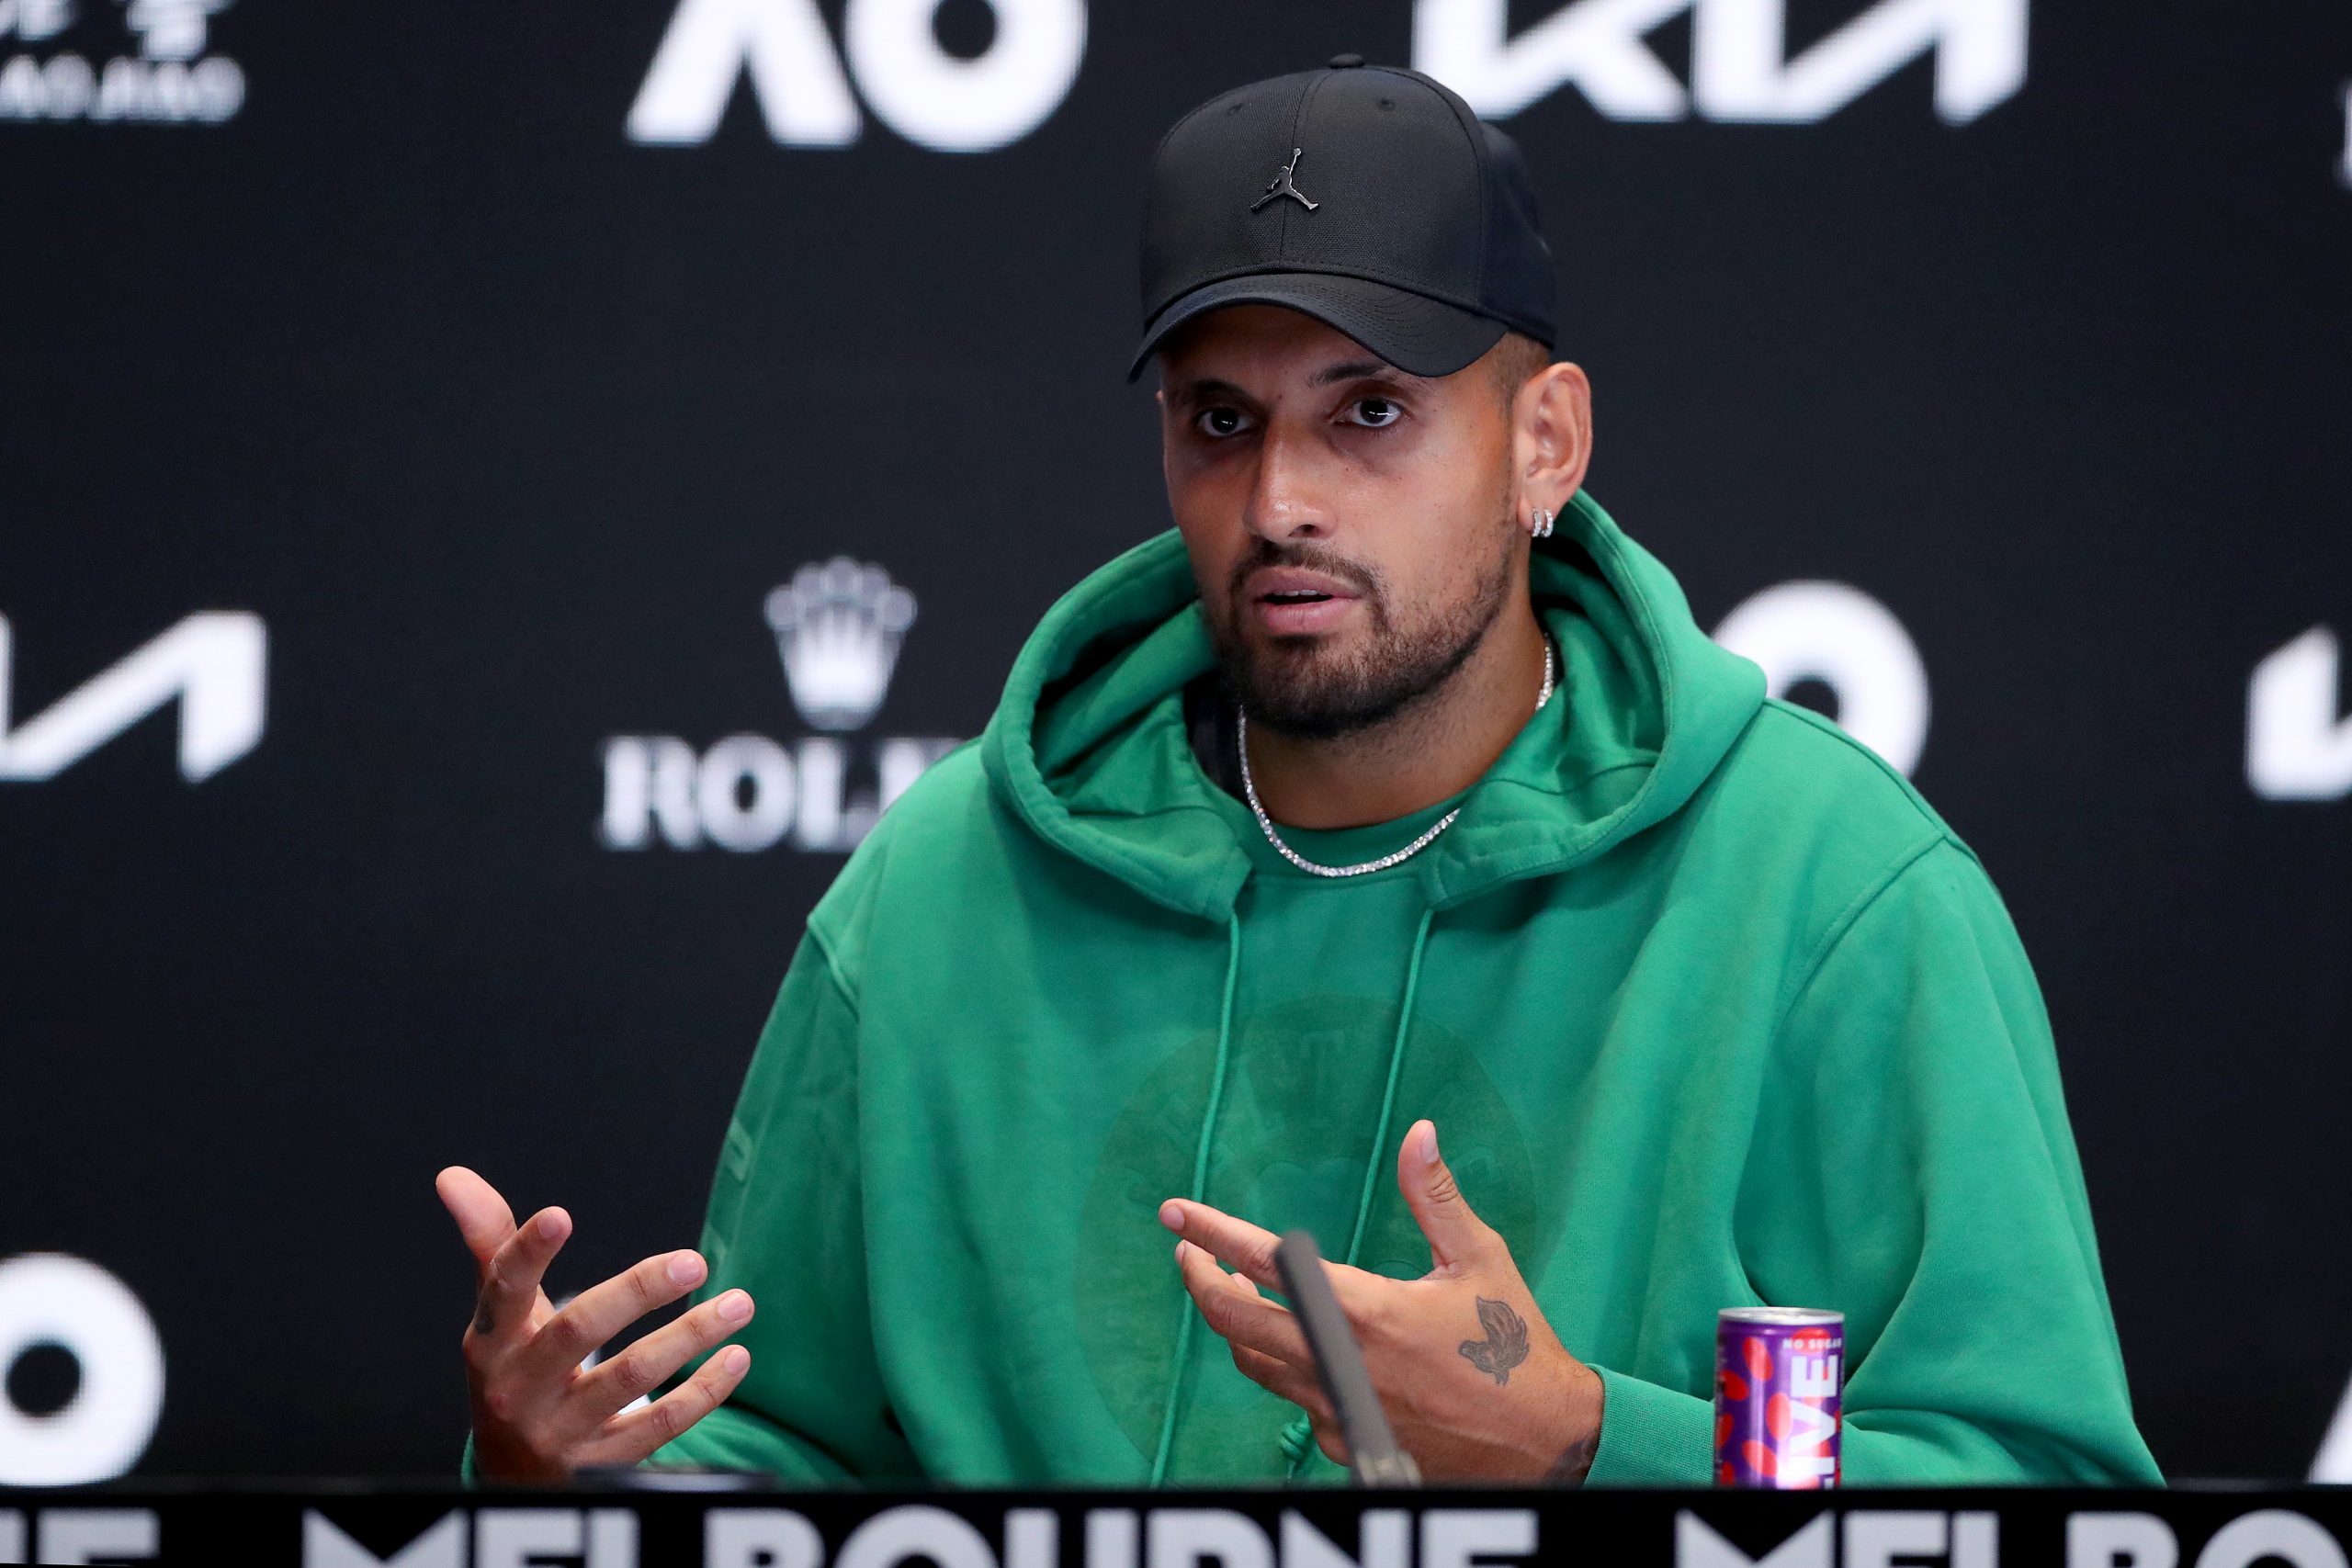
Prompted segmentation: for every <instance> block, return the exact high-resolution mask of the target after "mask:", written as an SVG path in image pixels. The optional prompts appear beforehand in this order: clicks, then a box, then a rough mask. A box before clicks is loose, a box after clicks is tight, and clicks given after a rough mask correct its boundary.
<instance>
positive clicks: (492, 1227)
mask: <svg viewBox="0 0 2352 1568" xmlns="http://www.w3.org/2000/svg"><path fill="white" fill-rule="evenodd" d="M433 1185H434V1188H435V1190H436V1191H438V1192H439V1193H440V1194H441V1201H442V1203H443V1205H444V1206H446V1207H447V1209H448V1211H449V1215H450V1217H451V1218H452V1219H454V1220H456V1221H457V1222H458V1233H459V1234H460V1235H463V1236H464V1237H465V1239H466V1247H467V1249H468V1250H469V1251H470V1252H471V1253H472V1254H473V1255H474V1266H475V1269H476V1270H477V1273H478V1275H479V1278H480V1280H481V1295H480V1297H479V1298H478V1299H477V1300H476V1302H475V1303H474V1316H473V1321H472V1322H471V1323H470V1324H469V1325H467V1327H466V1339H465V1357H466V1382H467V1383H468V1385H469V1388H470V1390H471V1392H472V1396H473V1415H474V1463H475V1466H476V1467H477V1468H478V1469H479V1470H480V1471H481V1474H482V1476H483V1478H484V1479H486V1480H490V1481H563V1480H566V1479H569V1478H570V1476H571V1472H573V1471H575V1470H579V1469H581V1468H582V1466H586V1465H612V1464H635V1463H636V1462H637V1461H639V1460H641V1459H643V1458H645V1457H646V1455H648V1454H650V1453H651V1452H652V1451H653V1450H656V1449H658V1448H660V1447H661V1446H662V1444H663V1443H666V1442H668V1441H669V1440H670V1439H671V1438H674V1437H676V1436H677V1435H678V1434H679V1433H681V1432H683V1431H684V1430H685V1429H686V1428H687V1427H691V1426H693V1425H694V1424H695V1422H697V1421H699V1420H701V1419H702V1418H703V1417H704V1416H707V1415H709V1414H710V1413H711V1412H712V1411H713V1410H715V1409H717V1408H718V1405H719V1404H720V1402H722V1401H723V1400H725V1399H726V1397H727V1396H728V1395H729V1393H733V1392H734V1390H735V1385H736V1384H737V1383H739V1382H742V1381H743V1374H744V1372H745V1371H749V1370H750V1368H751V1365H752V1355H751V1352H750V1351H748V1350H746V1349H744V1348H742V1347H741V1346H740V1345H737V1346H730V1347H729V1348H727V1349H725V1350H722V1351H720V1352H719V1353H718V1355H716V1356H713V1357H712V1358H710V1359H709V1360H707V1361H706V1362H705V1363H704V1364H703V1366H702V1369H701V1371H697V1372H695V1375H694V1376H693V1377H692V1378H690V1379H688V1380H687V1381H686V1382H684V1383H682V1384H680V1385H679V1386H678V1387H676V1388H674V1389H673V1390H671V1391H670V1392H669V1393H666V1394H664V1395H662V1398H660V1399H658V1400H655V1401H654V1402H652V1403H651V1404H647V1405H645V1406H644V1407H642V1408H640V1409H637V1410H625V1409H624V1408H623V1407H624V1406H626V1405H628V1404H629V1403H630V1402H631V1401H633V1400H635V1399H636V1398H637V1397H638V1396H639V1394H643V1393H650V1392H651V1391H652V1390H653V1389H655V1388H656V1387H658V1386H660V1384H661V1382H662V1379H664V1378H666V1377H668V1376H669V1375H670V1374H671V1373H672V1372H674V1371H677V1370H678V1369H679V1368H680V1367H683V1366H684V1365H685V1364H686V1362H687V1361H689V1360H690V1359H693V1358H694V1357H695V1355H696V1354H697V1353H699V1352H700V1351H703V1350H705V1349H707V1348H710V1347H711V1346H713V1345H716V1344H718V1342H719V1341H720V1340H722V1339H724V1338H726V1337H728V1336H729V1335H730V1334H732V1333H734V1332H735V1331H736V1330H737V1329H739V1328H741V1327H742V1326H743V1325H744V1324H746V1323H749V1322H750V1321H751V1319H752V1298H751V1297H750V1296H748V1295H746V1294H745V1293H744V1292H741V1291H729V1292H726V1293H725V1294H723V1295H721V1296H719V1297H718V1298H717V1299H716V1300H713V1301H707V1302H705V1303H702V1304H701V1305H700V1306H697V1307H695V1309H694V1310H693V1311H692V1312H689V1313H686V1314H684V1315H683V1316H680V1317H679V1318H677V1319H676V1320H674V1321H673V1322H671V1323H668V1324H665V1325H662V1327H660V1328H657V1329H655V1330H653V1332H651V1333H650V1334H648V1335H646V1336H645V1337H643V1338H641V1339H639V1340H638V1341H637V1342H636V1343H635V1344H633V1345H631V1346H630V1347H629V1348H628V1349H626V1350H623V1351H620V1352H619V1353H617V1354H616V1355H614V1356H612V1357H609V1358H607V1359H605V1360H603V1361H600V1362H599V1363H597V1364H596V1365H595V1366H594V1367H592V1368H589V1369H587V1370H585V1371H582V1368H581V1365H580V1363H581V1361H582V1359H585V1358H586V1357H587V1356H588V1354H589V1353H590V1352H591V1351H593V1350H594V1349H595V1348H597V1347H598V1346H599V1345H602V1344H604V1343H605V1341H606V1340H607V1339H610V1338H611V1337H613V1336H614V1335H616V1334H617V1333H619V1332H620V1331H621V1330H622V1329H624V1328H626V1327H628V1325H630V1324H632V1323H634V1322H636V1321H637V1320H638V1319H639V1318H640V1317H642V1316H644V1315H645V1314H647V1313H649V1312H651V1311H652V1310H653V1309H654V1308H656V1307H659V1306H666V1305H667V1304H669V1303H672V1302H673V1301H676V1300H677V1299H678V1298H679V1297H680V1296H683V1295H684V1294H685V1293H686V1292H688V1291H691V1290H693V1289H694V1288H695V1286H696V1285H699V1284H700V1283H702V1280H703V1274H704V1268H703V1261H702V1258H700V1257H699V1256H698V1255H696V1254H695V1253H693V1252H670V1253H663V1254H662V1255H660V1256H658V1257H654V1258H647V1259H646V1260H645V1261H644V1262H642V1263H639V1264H638V1265H637V1266H636V1267H635V1268H633V1269H628V1271H627V1272H625V1273H621V1274H616V1275H614V1276H613V1277H612V1278H611V1279H609V1280H605V1282H604V1283H603V1284H601V1285H595V1286H592V1287H590V1288H589V1289H588V1290H585V1291H582V1292H580V1294H579V1295H578V1296H576V1297H575V1298H573V1300H572V1301H571V1304H570V1305H568V1306H566V1307H565V1308H564V1309H563V1310H562V1311H560V1312H558V1311H557V1310H556V1308H555V1303H552V1302H550V1301H548V1293H547V1292H546V1291H544V1290H542V1289H540V1288H539V1278H540V1276H541V1275H543V1274H545V1273H546V1272H547V1267H548V1261H549V1260H550V1259H552V1258H554V1257H555V1255H556V1252H557V1249H558V1248H560V1247H562V1246H563V1244H564V1241H565V1240H566V1238H568V1237H569V1236H570V1235H571V1216H570V1215H569V1214H567V1213H564V1212H563V1211H562V1210H561V1209H541V1210H540V1211H539V1212H538V1213H536V1214H534V1215H532V1216H531V1218H530V1221H529V1223H528V1224H525V1225H523V1226H522V1227H521V1228H519V1229H518V1228H516V1226H515V1214H514V1211H513V1210H511V1209H509V1208H508V1207H507V1206H506V1200H505V1199H503V1198H501V1197H500V1196H499V1195H498V1190H497V1189H495V1188H493V1187H492V1186H491V1184H490V1183H489V1182H487V1181H484V1180H483V1179H481V1177H479V1176H476V1175H475V1174H474V1173H473V1172H472V1171H470V1170H468V1169H467V1168H465V1167H463V1166H458V1165H453V1166H451V1167H450V1168H448V1169H447V1170H445V1171H443V1172H442V1173H441V1174H440V1175H439V1176H438V1177H436V1178H435V1179H434V1183H433Z"/></svg>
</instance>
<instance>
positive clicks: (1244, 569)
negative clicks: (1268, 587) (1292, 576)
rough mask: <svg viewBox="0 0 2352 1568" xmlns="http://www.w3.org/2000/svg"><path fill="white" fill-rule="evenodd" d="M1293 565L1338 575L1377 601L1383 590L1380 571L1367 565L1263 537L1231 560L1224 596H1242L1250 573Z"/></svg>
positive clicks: (1231, 597)
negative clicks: (1235, 558)
mask: <svg viewBox="0 0 2352 1568" xmlns="http://www.w3.org/2000/svg"><path fill="white" fill-rule="evenodd" d="M1284 566H1287V567H1295V568H1296V569H1297V570H1301V571H1319V572H1321V573H1322V574H1323V575H1324V576H1326V577H1333V578H1337V579H1338V580H1339V581H1341V582H1344V583H1346V584H1348V585H1349V586H1350V587H1351V588H1353V589H1354V590H1355V591H1356V592H1357V593H1358V594H1359V596H1361V597H1363V598H1365V599H1369V600H1373V601H1374V602H1377V601H1378V600H1379V599H1380V597H1381V595H1382V592H1383V589H1382V585H1381V581H1380V574H1379V573H1377V572H1375V571H1374V570H1371V569H1370V568H1369V567H1363V566H1359V565H1357V564H1356V563H1355V562H1354V561H1351V560H1349V559H1348V558H1345V557H1344V556H1340V555H1335V554H1333V553H1331V552H1330V551H1329V550H1323V549H1317V548H1316V547H1313V546H1306V545H1276V544H1272V543H1270V542H1268V541H1266V540H1264V539H1261V540H1259V541H1258V543H1257V545H1256V547H1253V548H1252V549H1251V550H1250V553H1249V554H1247V555H1245V556H1243V557H1242V558H1240V559H1239V560H1238V561H1236V562H1234V564H1233V572H1232V575H1230V576H1229V577H1227V579H1226V583H1225V588H1226V596H1227V598H1228V599H1229V600H1232V601H1234V602H1236V603H1238V601H1239V600H1240V598H1241V592H1242V585H1243V584H1244V583H1246V582H1247V581H1249V580H1250V573H1252V572H1255V571H1262V570H1266V569H1267V568H1269V567H1284Z"/></svg>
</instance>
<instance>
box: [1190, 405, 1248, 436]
mask: <svg viewBox="0 0 2352 1568" xmlns="http://www.w3.org/2000/svg"><path fill="white" fill-rule="evenodd" d="M1243 423H1245V422H1244V421H1243V419H1242V417H1241V411H1240V410H1239V409H1231V408H1213V409H1203V410H1202V411H1201V412H1199V413H1197V414H1195V415H1193V428H1194V429H1196V430H1198V431H1199V432H1200V433H1201V434H1204V435H1215V436H1219V437H1223V436H1227V435H1231V434H1234V433H1235V432H1236V431H1238V430H1239V429H1240V428H1241V427H1242V425H1243Z"/></svg>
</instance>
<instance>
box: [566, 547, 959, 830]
mask: <svg viewBox="0 0 2352 1568" xmlns="http://www.w3.org/2000/svg"><path fill="white" fill-rule="evenodd" d="M914 619H915V599H914V595H913V594H911V593H910V592H907V591H906V590H905V589H904V588H902V587H900V586H899V585H898V584H897V583H895V582H892V581H890V574H889V573H888V572H887V571H885V570H882V569H881V568H880V567H878V566H871V565H861V564H860V563H858V562H856V561H854V560H851V559H850V558H848V557H846V556H837V557H835V558H833V559H831V560H830V561H827V562H825V563H823V564H822V565H810V566H804V567H802V568H801V569H800V570H798V571H797V572H795V573H794V574H793V576H792V580H791V581H789V582H786V583H785V584H784V585H783V586H782V587H779V588H777V589H776V590H775V592H772V593H770V594H769V595H768V598H767V620H768V627H769V629H770V630H771V631H772V632H773V633H774V634H775V645H776V653H777V655H778V657H779V658H780V659H781V660H782V661H783V664H784V677H785V684H786V688H787V689H788V690H789V691H790V693H791V694H792V702H793V705H794V706H795V707H797V708H798V709H799V710H800V716H801V717H802V719H804V720H805V721H806V722H807V723H808V725H809V728H812V729H816V730H820V731H824V732H826V733H821V734H817V735H809V736H805V737H803V738H802V739H800V740H799V741H797V743H796V744H795V745H793V746H792V747H791V748H790V749H788V750H787V749H786V747H785V746H784V745H783V744H782V743H780V742H778V741H775V740H773V739H769V738H768V737H766V736H764V735H756V734H752V733H749V732H745V733H741V734H736V735H729V736H728V737H726V738H725V739H721V740H718V741H717V742H715V743H714V744H713V745H711V746H710V748H709V749H708V750H702V751H697V750H695V748H694V747H693V746H691V745H689V744H687V743H686V741H684V739H680V738H679V737H677V736H674V735H616V736H614V737H613V738H612V739H609V740H606V741H605V811H604V817H603V819H602V822H601V825H600V833H601V836H602V838H603V840H604V841H605V846H606V847H607V848H610V849H616V850H642V849H648V848H650V847H652V846H653V845H654V844H655V843H657V842H659V843H666V844H668V845H669V846H670V847H671V848H673V849H680V850H690V849H695V848H697V847H699V846H701V845H703V844H705V843H709V844H716V845H717V846H718V848H720V849H723V850H733V851H737V852H752V851H756V850H764V849H767V848H769V847H771V846H772V845H775V844H776V843H778V842H779V841H781V840H783V839H784V838H785V836H786V834H787V833H789V834H790V835H791V837H792V841H793V844H794V846H795V847H796V848H798V849H803V850H818V851H832V852H846V851H848V850H851V849H854V848H855V847H856V845H857V842H858V840H861V839H863V838H865V834H866V831H867V829H871V828H872V827H873V826H874V822H875V819H876V818H877V817H879V816H880V815H881V813H882V811H883V810H884V809H885V808H886V807H888V806H889V804H890V803H891V802H892V801H894V800H896V799H898V798H899V795H902V794H904V793H905V792H906V789H907V786H908V785H910V784H913V783H914V782H915V780H916V779H917V778H919V777H921V776H922V773H923V771H924V770H925V769H926V768H928V767H930V766H931V764H932V763H933V762H935V761H938V760H939V759H940V758H941V757H942V756H944V755H945V754H946V753H947V752H948V751H950V750H954V749H955V747H956V741H954V740H952V739H942V738H935V737H892V738H889V739H882V740H878V741H875V742H872V743H871V744H870V746H867V747H862V748H857V749H856V750H853V748H852V746H851V744H850V742H849V741H848V740H847V739H843V737H846V736H848V735H849V734H851V733H853V732H854V731H857V730H860V729H863V728H865V726H866V725H867V724H869V723H871V722H872V720H873V718H874V716H875V715H876V713H878V712H879V711H880V710H881V707H882V703H883V699H884V698H885V697H887V696H888V694H889V691H890V676H891V673H892V672H893V671H895V670H896V669H897V668H898V662H899V646H900V644H901V643H903V642H904V641H905V639H906V635H907V629H908V628H909V627H910V626H913V625H914ZM867 778H870V779H871V781H872V784H873V787H872V789H871V790H870V791H868V790H866V789H865V787H864V781H865V779H867Z"/></svg>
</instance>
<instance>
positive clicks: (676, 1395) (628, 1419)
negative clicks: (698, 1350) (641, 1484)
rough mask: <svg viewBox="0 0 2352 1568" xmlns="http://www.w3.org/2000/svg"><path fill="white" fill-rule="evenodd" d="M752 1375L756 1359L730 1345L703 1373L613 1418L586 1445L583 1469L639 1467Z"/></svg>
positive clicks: (705, 1367)
mask: <svg viewBox="0 0 2352 1568" xmlns="http://www.w3.org/2000/svg"><path fill="white" fill-rule="evenodd" d="M751 1370H752V1353H751V1352H750V1351H749V1350H746V1349H744V1348H743V1347H741V1345H729V1347H727V1348H726V1349H724V1350H721V1351H720V1352H718V1354H717V1355H716V1356H713V1357H712V1358H711V1359H709V1360H707V1361H705V1362H704V1363H703V1364H702V1369H701V1371H697V1372H695V1375H694V1376H692V1377H690V1378H688V1379H687V1380H686V1381H685V1382H682V1383H680V1384H679V1385H678V1386H677V1387H675V1388H673V1389H672V1390H671V1391H670V1392H669V1393H665V1394H663V1395H662V1397H661V1398H659V1399H657V1400H655V1401H654V1402H653V1403H652V1404H648V1405H646V1406H645V1407H644V1408H643V1409H640V1410H630V1411H626V1412H624V1413H622V1414H621V1415H618V1416H614V1417H613V1418H612V1419H610V1420H609V1421H606V1422H605V1427H604V1430H603V1432H601V1433H600V1434H599V1435H598V1436H597V1438H595V1439H594V1441H592V1442H590V1443H588V1444H586V1445H584V1447H583V1449H582V1453H581V1460H580V1462H581V1463H582V1465H601V1464H635V1463H637V1461H639V1460H641V1459H643V1458H645V1457H646V1456H647V1455H648V1454H650V1453H651V1452H652V1451H653V1450H656V1449H658V1448H660V1447H661V1446H662V1444H664V1443H666V1442H668V1441H669V1440H670V1439H671V1438H674V1437H676V1436H678V1434H680V1433H681V1432H684V1430H686V1428H688V1427H692V1426H693V1425H694V1424H695V1422H697V1421H699V1420H701V1419H702V1418H703V1417H704V1416H707V1415H709V1414H710V1413H711V1412H712V1411H714V1410H716V1409H718V1407H719V1406H720V1405H721V1404H725V1403H726V1402H727V1396H728V1395H729V1394H730V1393H734V1392H735V1390H736V1388H737V1386H738V1385H740V1384H741V1382H742V1381H743V1374H744V1373H746V1372H748V1371H751Z"/></svg>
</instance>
